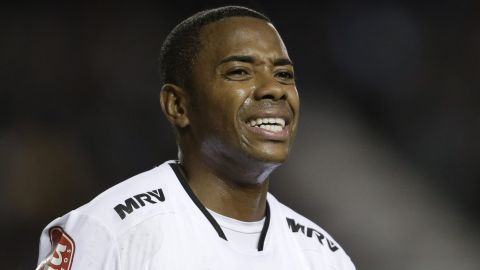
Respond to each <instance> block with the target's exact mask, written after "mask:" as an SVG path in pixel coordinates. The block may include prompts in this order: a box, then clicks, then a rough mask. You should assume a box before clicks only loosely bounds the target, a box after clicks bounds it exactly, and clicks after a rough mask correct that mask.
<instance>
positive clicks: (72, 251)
mask: <svg viewBox="0 0 480 270" xmlns="http://www.w3.org/2000/svg"><path fill="white" fill-rule="evenodd" d="M37 269H48V270H50V269H52V270H53V269H54V270H57V269H58V270H60V269H64V270H70V269H73V270H84V269H89V270H96V269H99V270H100V269H102V270H105V269H118V270H120V269H121V270H139V269H152V270H153V269H155V270H167V269H196V270H198V269H212V270H215V269H219V270H220V269H222V270H224V269H242V270H244V269H249V270H254V269H262V270H264V269H289V270H291V269H323V270H328V269H330V270H353V269H355V267H354V265H353V264H352V262H351V260H350V258H349V257H348V256H347V255H346V254H345V252H344V251H343V249H342V248H341V247H340V246H339V245H338V244H337V243H336V242H335V241H334V240H333V239H332V237H331V236H330V235H329V234H328V233H326V232H325V231H324V230H323V229H321V228H320V227H318V226H317V225H315V224H314V223H313V222H311V221H310V220H308V219H306V218H304V217H303V216H301V215H299V214H297V213H296V212H294V211H293V210H291V209H290V208H288V207H286V206H284V205H283V204H281V203H279V202H278V201H277V200H276V199H275V198H274V197H273V196H272V195H271V194H268V196H267V211H266V216H265V221H264V223H263V228H262V230H261V233H260V237H259V239H258V245H257V246H256V248H255V249H251V250H246V249H239V248H238V247H237V246H235V245H232V244H231V243H230V242H229V241H228V239H227V237H226V235H225V233H224V232H223V231H222V228H221V226H220V225H219V224H218V223H217V221H216V220H215V219H214V218H213V216H212V214H211V213H210V212H209V211H208V210H207V209H206V208H205V207H204V206H203V205H202V204H201V203H200V201H199V200H198V198H197V197H195V195H194V193H193V192H192V190H191V189H190V187H189V186H188V184H187V182H186V180H185V179H184V177H183V174H182V172H181V170H180V167H179V165H177V163H175V162H174V161H169V162H165V163H164V164H162V165H161V166H158V167H156V168H154V169H152V170H150V171H147V172H144V173H142V174H139V175H137V176H135V177H132V178H130V179H128V180H126V181H124V182H122V183H120V184H118V185H116V186H114V187H112V188H110V189H108V190H107V191H105V192H103V193H102V194H100V195H99V196H97V197H96V198H95V199H93V200H92V201H91V202H90V203H88V204H86V205H84V206H82V207H80V208H78V209H76V210H73V211H71V212H70V213H68V214H66V215H64V216H63V217H60V218H57V219H55V220H54V221H53V222H51V223H50V224H48V226H47V227H46V228H45V229H44V231H43V232H42V235H41V238H40V254H39V267H38V268H37Z"/></svg>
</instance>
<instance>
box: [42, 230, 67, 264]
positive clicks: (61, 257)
mask: <svg viewBox="0 0 480 270" xmlns="http://www.w3.org/2000/svg"><path fill="white" fill-rule="evenodd" d="M49 235H50V242H51V243H52V247H53V248H54V249H53V251H52V253H51V254H50V256H48V257H47V259H45V260H44V261H43V262H42V263H41V264H40V265H39V266H38V267H37V269H38V270H70V269H71V267H72V261H73V255H74V253H75V242H74V241H73V239H72V238H71V237H70V236H69V235H68V234H67V233H65V232H64V231H63V229H62V228H60V227H53V228H51V229H50V231H49Z"/></svg>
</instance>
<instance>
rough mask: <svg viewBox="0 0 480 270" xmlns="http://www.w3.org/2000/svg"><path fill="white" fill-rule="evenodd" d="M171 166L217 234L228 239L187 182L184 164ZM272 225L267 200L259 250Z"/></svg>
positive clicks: (172, 164)
mask: <svg viewBox="0 0 480 270" xmlns="http://www.w3.org/2000/svg"><path fill="white" fill-rule="evenodd" d="M169 165H170V167H172V169H173V171H174V172H175V174H176V175H177V178H178V180H179V181H180V183H181V184H182V186H183V189H185V191H186V192H187V194H188V196H190V199H192V201H193V202H194V203H195V205H197V207H198V209H200V211H202V213H203V215H205V217H206V218H207V219H208V221H210V224H212V226H213V228H214V229H215V231H217V234H218V236H219V237H220V238H222V239H224V240H226V241H228V239H227V237H226V236H225V233H224V232H223V230H222V228H221V227H220V225H219V224H218V222H217V221H216V220H215V218H214V217H213V216H212V215H211V214H210V212H208V210H207V209H206V208H205V206H203V204H202V203H201V202H200V200H199V199H198V198H197V196H195V193H193V191H192V189H191V188H190V186H189V185H188V183H187V177H186V175H185V173H184V171H183V168H182V165H181V164H180V163H178V161H177V162H176V163H170V164H169ZM269 225H270V206H269V205H268V201H267V207H266V209H265V222H264V223H263V228H262V232H261V233H260V238H259V239H258V246H257V249H258V251H263V246H264V244H265V238H266V237H267V232H268V227H269Z"/></svg>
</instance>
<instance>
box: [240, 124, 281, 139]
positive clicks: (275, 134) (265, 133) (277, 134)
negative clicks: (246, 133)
mask: <svg viewBox="0 0 480 270" xmlns="http://www.w3.org/2000/svg"><path fill="white" fill-rule="evenodd" d="M247 127H248V129H249V130H250V131H252V132H253V133H255V134H257V135H260V136H261V137H263V138H265V139H267V140H272V141H285V140H287V139H288V138H289V137H290V132H289V130H288V128H287V127H288V126H285V127H284V128H283V129H282V130H280V131H271V130H267V129H263V128H259V127H252V126H249V125H248V124H247Z"/></svg>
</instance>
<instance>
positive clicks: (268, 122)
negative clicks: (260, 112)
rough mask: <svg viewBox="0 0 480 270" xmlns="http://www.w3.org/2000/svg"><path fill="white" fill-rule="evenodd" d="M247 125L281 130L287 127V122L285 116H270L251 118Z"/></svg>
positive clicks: (274, 130) (269, 129) (273, 130)
mask: <svg viewBox="0 0 480 270" xmlns="http://www.w3.org/2000/svg"><path fill="white" fill-rule="evenodd" d="M247 125H249V126H250V127H256V128H261V129H264V130H268V131H272V132H279V131H282V130H284V129H285V126H286V125H287V122H286V121H285V119H283V118H279V117H269V118H257V119H252V120H249V121H247Z"/></svg>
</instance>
